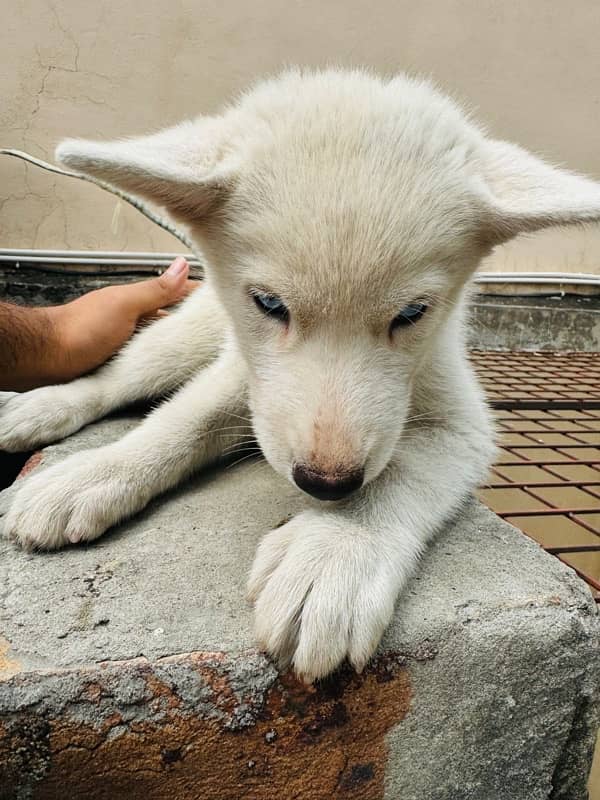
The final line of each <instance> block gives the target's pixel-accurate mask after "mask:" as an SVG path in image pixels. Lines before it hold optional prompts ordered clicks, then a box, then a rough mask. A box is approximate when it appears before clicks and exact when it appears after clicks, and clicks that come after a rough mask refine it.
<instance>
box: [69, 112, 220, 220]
mask: <svg viewBox="0 0 600 800" xmlns="http://www.w3.org/2000/svg"><path fill="white" fill-rule="evenodd" d="M224 139H225V137H224V132H223V121H222V119H215V118H200V119H198V120H195V121H190V122H183V123H181V124H180V125H176V126H175V127H173V128H167V129H165V130H163V131H160V132H158V133H154V134H151V135H149V136H142V137H140V138H137V139H136V138H132V139H121V140H118V141H113V142H99V141H88V140H85V139H66V140H65V141H63V142H61V144H59V146H58V147H57V149H56V158H57V160H58V161H59V162H60V163H61V164H64V165H65V166H67V167H69V168H70V169H72V170H74V171H76V172H80V173H83V174H84V175H89V176H92V177H94V178H98V179H99V180H101V181H103V182H104V183H108V184H110V185H112V186H115V187H117V188H119V189H122V190H123V191H125V192H128V193H131V194H136V195H140V196H142V197H144V198H147V199H149V200H151V201H153V202H155V203H157V204H158V205H161V206H164V207H165V208H167V210H169V211H170V212H172V213H173V214H174V215H175V216H176V217H180V218H182V219H184V220H185V221H188V222H190V221H192V220H199V219H201V218H202V217H205V216H207V215H208V214H209V213H210V212H211V211H212V210H213V209H214V208H216V207H217V206H218V205H219V204H220V203H221V202H222V201H224V200H225V199H226V197H227V195H228V193H229V191H230V190H231V187H232V186H233V183H234V181H235V175H236V164H235V159H234V157H233V156H232V154H231V153H230V152H228V150H227V148H226V145H225V141H224Z"/></svg>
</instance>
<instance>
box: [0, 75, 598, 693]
mask: <svg viewBox="0 0 600 800" xmlns="http://www.w3.org/2000/svg"><path fill="white" fill-rule="evenodd" d="M57 152H58V156H59V158H60V160H61V161H63V162H64V163H65V164H66V165H67V166H69V167H71V168H75V169H79V170H81V171H83V172H86V173H89V174H92V175H95V176H97V177H99V178H101V179H103V180H106V181H110V182H112V183H114V184H115V185H118V186H119V187H120V188H122V189H125V190H128V191H133V192H137V193H138V194H140V195H142V196H144V197H147V198H149V199H151V200H154V201H156V202H159V203H161V204H163V205H165V206H166V208H167V209H168V210H169V211H170V212H171V213H172V214H173V216H175V217H176V218H177V219H179V220H181V221H183V222H185V224H186V225H187V226H188V227H189V229H190V230H191V232H192V234H193V236H194V238H195V240H196V242H197V243H198V245H199V247H201V248H202V249H203V250H204V252H205V254H206V256H207V260H208V263H209V267H208V275H207V283H206V286H205V287H204V288H203V289H202V290H201V291H199V292H197V293H196V294H194V295H192V296H191V297H190V298H189V299H188V300H186V301H185V303H184V304H183V305H182V307H181V308H180V309H179V310H178V311H176V312H175V313H173V314H172V315H171V316H170V317H169V318H167V319H164V320H161V321H159V322H157V323H155V324H154V325H153V326H151V327H150V328H149V329H147V330H145V331H144V332H142V333H140V334H138V335H137V336H136V337H135V338H134V339H133V340H132V341H131V342H130V343H129V344H128V345H127V346H126V347H125V348H124V349H123V351H122V352H121V354H120V355H119V356H118V357H117V358H116V359H114V360H113V361H112V362H110V363H109V364H107V365H106V366H105V367H103V368H102V369H100V370H99V371H98V372H96V373H95V374H93V375H90V376H87V377H84V378H81V379H79V380H77V381H74V382H73V383H72V384H69V385H66V386H52V387H48V388H45V389H38V390H35V391H33V392H29V393H26V394H23V395H11V396H7V397H6V398H5V402H4V404H3V405H2V406H1V407H0V446H2V447H4V448H5V449H7V450H18V449H25V448H32V447H36V446H38V445H41V444H45V443H47V442H49V441H52V440H55V439H57V438H61V437H63V436H66V435H69V434H70V433H72V432H73V431H75V430H77V429H78V428H79V427H81V426H82V425H85V424H87V423H88V422H90V421H92V420H93V419H96V418H98V417H100V416H102V415H104V414H106V413H107V412H108V411H110V410H111V409H114V408H116V407H118V406H120V405H123V404H124V403H127V402H131V401H133V400H138V399H141V398H150V397H156V396H159V395H162V394H164V393H169V392H172V391H173V390H177V391H176V393H175V394H174V396H173V397H172V398H171V399H170V400H168V401H167V402H165V403H164V404H163V405H161V406H160V407H159V408H158V409H157V410H155V411H153V412H152V413H151V414H150V415H149V416H148V418H147V419H146V420H145V421H144V422H143V423H142V424H141V425H140V426H139V428H137V429H136V430H134V431H132V432H131V433H129V434H128V435H127V436H125V437H124V438H123V439H122V440H121V441H119V442H117V443H115V444H111V445H109V446H106V447H102V448H99V449H98V450H95V451H90V452H86V453H79V454H77V455H74V456H71V457H70V458H67V459H66V460H65V461H64V462H62V463H60V464H58V465H56V466H54V467H50V468H48V469H46V470H43V471H40V472H39V473H34V475H33V476H32V477H30V478H28V479H27V480H25V481H24V482H23V485H22V487H21V488H20V489H19V490H18V491H17V492H16V495H15V498H14V501H13V502H12V505H11V507H10V508H9V510H8V513H7V514H6V517H5V520H4V528H5V531H6V533H7V534H8V535H9V536H11V537H12V538H14V539H15V540H17V541H19V542H20V543H21V544H23V545H25V546H28V547H39V548H55V547H60V546H62V545H63V544H66V543H68V542H72V541H82V540H90V539H94V538H96V537H97V536H100V535H101V534H102V533H103V531H105V530H106V529H107V528H108V527H110V526H111V525H114V524H115V523H117V522H119V521H120V520H122V519H124V518H125V517H127V516H129V515H130V514H133V513H135V512H137V511H139V510H140V509H141V508H143V507H144V506H145V505H146V504H147V503H148V501H149V500H150V499H151V498H152V497H153V496H155V495H156V494H158V493H160V492H163V491H165V490H166V489H168V488H170V487H172V486H174V485H175V484H177V483H178V482H179V481H181V480H182V479H183V478H184V477H185V476H186V475H188V474H189V473H190V472H191V471H193V470H195V469H198V468H200V467H202V466H203V465H205V464H207V463H210V462H212V461H215V460H217V459H218V458H219V456H220V455H222V454H223V453H224V452H227V450H228V449H229V448H230V446H231V444H232V443H235V442H239V443H240V444H241V443H243V442H244V439H245V437H246V436H247V434H248V432H249V428H247V427H246V425H245V421H244V418H245V417H247V416H248V414H250V415H251V420H252V425H253V431H254V433H255V435H256V437H257V439H258V442H259V443H260V446H261V448H262V450H263V452H264V454H265V456H266V458H267V459H268V461H269V462H270V463H271V465H272V466H273V467H274V468H275V469H276V470H278V471H279V472H281V473H282V474H283V475H285V476H287V477H288V478H290V479H291V478H292V467H293V464H294V463H298V462H301V463H305V464H308V465H309V466H311V467H314V468H316V469H319V470H320V471H321V472H324V473H327V474H334V473H339V472H340V471H348V470H352V469H354V468H357V467H364V470H365V485H364V486H363V488H362V489H360V490H358V491H357V492H355V493H354V494H353V495H351V496H350V497H348V498H347V499H345V500H343V501H338V502H336V503H319V502H318V501H313V502H309V503H307V509H306V510H305V511H304V512H303V513H301V514H300V515H299V516H297V517H296V518H294V519H292V520H291V521H290V522H288V523H287V524H286V525H284V526H283V527H281V528H278V529H277V530H275V531H272V532H271V533H269V534H267V535H266V536H265V538H264V539H263V541H262V543H261V545H260V546H259V548H258V552H257V555H256V560H255V563H254V565H253V567H252V570H251V574H250V580H249V595H250V597H251V599H252V600H253V601H254V602H255V605H256V629H257V636H258V638H259V640H260V642H261V643H262V644H263V645H264V646H265V647H266V648H267V649H268V650H269V651H270V652H271V653H272V654H273V655H274V656H276V657H278V658H279V660H280V661H281V662H282V663H283V664H291V665H293V667H294V669H295V670H296V672H297V673H298V674H300V675H302V676H303V677H304V678H306V679H307V680H313V679H315V678H319V677H322V676H324V675H326V674H327V673H329V672H330V671H331V670H333V669H335V667H336V666H337V665H338V664H339V663H340V662H341V661H342V660H343V659H344V658H346V657H347V658H349V660H350V661H351V663H352V664H353V665H354V666H355V667H356V668H358V669H361V668H362V667H363V666H364V665H365V663H366V662H367V661H368V659H369V658H370V656H371V655H372V654H373V652H374V650H375V648H376V647H377V644H378V642H379V639H380V637H381V635H382V632H383V631H384V629H385V627H386V626H387V624H388V623H389V621H390V618H391V615H392V612H393V607H394V602H395V600H396V597H397V596H398V594H399V593H400V592H401V591H402V590H403V588H404V587H405V586H406V583H407V581H408V580H409V579H410V576H411V574H412V573H413V571H414V569H415V566H416V564H417V562H418V559H419V556H420V555H421V553H422V552H423V550H424V548H425V546H426V544H427V542H428V540H429V539H430V538H431V537H432V536H433V534H434V533H435V532H436V531H437V530H439V528H440V527H441V526H442V525H443V524H444V522H446V521H447V520H448V519H449V517H450V516H451V515H452V514H453V513H454V512H455V511H456V510H457V509H458V508H459V507H460V505H461V503H463V501H464V500H465V498H466V497H467V496H468V495H469V493H470V492H471V491H472V490H473V489H474V487H476V486H477V484H478V482H480V481H481V480H482V479H483V478H484V476H485V474H486V471H487V469H488V467H489V464H490V461H491V459H492V457H493V452H494V447H493V433H492V425H491V422H490V418H489V415H488V412H487V410H486V406H485V403H484V400H483V396H482V393H481V391H480V389H479V387H478V385H477V382H476V380H475V378H474V376H473V373H472V370H471V367H470V365H469V363H468V360H467V357H466V351H465V343H464V337H463V317H464V313H465V296H466V285H467V283H468V280H469V277H470V275H471V274H472V272H473V271H474V270H475V269H476V267H477V265H478V263H479V261H480V259H481V258H482V257H483V256H484V255H486V254H487V253H488V252H489V251H490V250H491V248H492V247H493V246H494V245H495V244H497V243H498V242H501V241H505V240H506V239H508V238H510V237H511V236H514V235H516V234H518V233H519V232H521V231H531V230H536V229H537V228H542V227H545V226H548V225H555V224H565V223H576V222H586V221H591V220H597V219H600V188H599V187H598V185H597V184H595V183H593V182H592V181H589V180H587V179H584V178H580V177H578V176H575V175H572V174H569V173H566V172H564V171H560V170H556V169H554V168H552V167H550V166H548V165H547V164H544V163H543V162H542V161H540V160H539V159H537V158H535V157H534V156H531V155H530V154H528V153H526V152H525V151H523V150H521V149H520V148H517V147H515V146H514V145H509V144H506V143H503V142H496V141H493V140H491V139H489V138H487V137H486V136H485V135H484V134H483V133H482V131H481V130H480V129H479V128H477V127H476V126H475V125H474V124H472V123H471V122H470V121H469V120H468V119H466V118H465V116H464V115H463V114H462V113H461V111H460V110H459V109H458V108H457V107H456V106H455V105H454V104H453V103H452V102H451V101H450V100H448V99H447V98H445V97H443V96H442V95H440V94H439V93H437V92H436V91H435V90H434V89H433V88H432V87H431V86H430V85H428V84H427V83H424V82H420V81H413V80H409V79H407V78H404V77H398V78H395V79H393V80H390V81H382V80H379V79H378V78H376V77H373V76H371V75H369V74H367V73H365V72H361V71H354V72H343V71H336V70H329V71H325V72H317V73H311V72H302V71H292V72H289V73H286V74H285V75H283V76H281V77H280V78H278V79H274V80H270V81H267V82H265V83H262V84H260V85H259V86H257V87H256V88H255V89H254V90H252V91H251V92H249V93H248V94H247V95H245V96H244V97H243V98H242V99H241V100H240V101H239V102H238V103H237V104H236V105H234V106H232V107H231V108H229V109H227V110H226V111H225V113H224V114H223V115H222V116H221V117H211V118H200V119H198V120H195V121H193V122H188V123H184V124H183V125H179V126H177V127H175V128H172V129H170V130H168V131H163V132H161V133H158V134H154V135H151V136H148V137H143V138H141V139H133V140H126V141H122V142H117V143H94V142H79V141H67V142H65V143H63V144H62V145H61V146H60V147H59V149H58V151H57ZM250 290H263V291H264V290H266V291H269V292H271V293H274V294H277V295H278V296H280V297H282V298H283V299H284V300H285V303H286V305H287V307H288V308H289V310H290V323H289V326H287V327H286V326H285V325H282V324H280V323H278V322H277V321H276V320H273V319H269V318H267V317H265V316H264V315H262V314H261V313H260V312H259V311H258V310H257V308H256V307H255V305H254V302H253V300H252V298H251V296H250ZM413 301H423V302H426V303H427V304H428V305H429V310H428V311H427V313H426V314H425V316H424V317H423V318H422V319H421V320H420V321H419V322H418V323H416V324H415V325H412V326H408V327H405V328H400V329H399V330H397V331H396V332H395V333H394V334H393V335H391V336H390V333H389V327H390V322H391V320H392V319H393V318H394V317H395V316H396V314H397V313H398V312H399V310H400V309H401V308H402V307H403V306H405V305H406V304H407V303H410V302H413Z"/></svg>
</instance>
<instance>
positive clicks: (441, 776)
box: [0, 416, 600, 800]
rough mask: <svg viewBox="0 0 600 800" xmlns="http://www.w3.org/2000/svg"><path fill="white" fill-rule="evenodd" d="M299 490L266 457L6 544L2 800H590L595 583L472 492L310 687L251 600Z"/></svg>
mask: <svg viewBox="0 0 600 800" xmlns="http://www.w3.org/2000/svg"><path fill="white" fill-rule="evenodd" d="M136 421H137V420H136V418H135V417H133V416H130V417H127V416H123V417H120V418H117V419H111V420H106V421H103V422H101V423H98V424H96V425H92V426H90V427H88V428H87V429H85V430H84V431H82V432H81V433H79V434H78V435H76V436H74V437H72V438H71V439H69V440H67V441H65V442H63V443H60V444H58V445H56V446H53V447H48V448H46V449H45V450H44V451H43V452H42V455H41V456H38V457H37V458H36V459H35V460H34V462H32V465H31V467H32V469H42V468H43V467H44V466H45V465H49V464H52V463H55V462H56V461H58V460H60V459H62V458H64V457H65V455H67V454H68V453H70V452H72V451H74V450H79V449H82V448H86V447H91V446H96V445H99V444H102V443H106V442H108V441H110V440H112V439H114V438H116V437H118V436H120V435H121V434H122V433H123V432H124V431H125V430H127V429H129V428H130V427H132V426H133V425H134V424H136ZM24 479H25V480H26V478H24ZM12 491H13V488H9V489H7V490H6V491H5V492H4V493H3V494H2V495H0V508H1V507H3V506H5V505H6V504H7V502H8V501H9V499H10V495H11V492H12ZM302 504H303V501H302V498H301V497H300V495H299V493H298V492H297V491H295V490H294V488H293V487H292V486H291V485H289V484H287V483H286V482H285V481H284V480H283V479H281V478H279V477H277V476H276V475H275V474H274V473H273V472H272V471H271V469H270V468H269V467H267V466H263V465H259V464H256V463H252V464H247V465H245V466H243V465H240V466H239V467H238V466H236V467H233V468H230V469H223V470H221V471H218V472H209V473H204V474H202V475H199V476H197V477H195V478H194V479H193V480H192V481H190V482H189V483H188V484H187V485H185V486H184V487H183V488H181V489H179V490H178V491H175V492H172V493H170V494H169V495H167V496H165V497H163V498H160V499H159V500H157V501H155V502H154V503H152V505H151V506H150V507H149V508H148V509H147V510H146V511H145V512H144V513H142V514H140V515H138V516H137V517H136V518H135V519H133V520H132V521H130V522H128V523H126V524H123V525H121V526H120V527H119V528H118V529H115V530H114V531H112V532H111V533H109V534H108V535H106V536H104V537H103V538H101V539H100V540H99V541H97V542H96V543H95V544H92V545H89V546H84V547H72V548H70V549H68V550H64V551H62V552H59V553H53V554H27V553H24V552H21V551H19V550H17V549H16V548H15V547H14V546H12V545H11V544H9V543H8V542H0V592H1V594H0V598H1V600H0V635H1V636H2V639H1V640H0V642H2V644H0V670H1V671H0V675H1V678H0V798H2V800H8V799H9V798H11V799H12V798H14V799H15V800H21V798H31V800H47V799H48V800H49V799H51V798H52V799H54V798H56V800H59V799H60V800H64V798H77V799H78V798H85V799H86V800H121V798H123V800H125V798H127V800H129V799H133V800H136V799H137V798H143V799H144V800H163V798H165V799H167V798H168V800H188V799H189V800H267V799H268V800H272V799H273V798H282V800H288V799H289V800H292V798H295V799H297V800H331V798H340V799H341V798H360V800H375V799H376V798H377V799H379V798H387V799H389V800H548V799H549V798H552V800H584V798H586V796H587V795H586V789H585V784H586V776H587V772H588V770H589V765H590V759H591V753H592V748H593V743H594V737H595V733H596V729H597V711H598V674H599V669H598V668H599V666H600V660H599V652H600V650H599V648H598V643H599V623H598V617H597V616H596V609H595V604H594V603H593V602H592V600H591V597H590V595H589V592H588V590H587V587H586V586H585V584H583V583H582V582H581V581H579V579H578V578H577V577H576V576H575V574H574V573H573V572H572V571H571V570H570V569H568V568H567V567H565V566H564V565H562V564H561V563H560V562H559V561H558V560H557V559H555V558H552V557H550V556H548V555H546V554H545V553H544V552H543V551H542V550H541V549H540V548H539V547H538V546H537V545H536V544H534V543H533V542H532V541H530V540H528V539H527V538H526V537H525V536H523V535H522V534H521V533H519V532H518V531H516V530H515V529H514V528H512V527H510V526H509V525H507V524H505V523H504V522H502V521H501V520H499V519H498V518H497V517H496V516H495V515H494V514H492V513H491V512H489V511H487V510H485V509H484V508H483V507H482V506H479V505H477V504H476V503H474V502H473V503H471V504H469V505H468V506H467V507H466V508H465V509H464V511H463V512H462V513H461V514H460V516H459V517H457V519H456V520H454V522H453V523H452V524H451V525H449V526H448V528H447V530H446V531H445V532H444V533H443V534H441V535H440V536H439V537H438V538H437V541H436V542H435V544H434V545H433V546H432V547H431V549H430V550H429V552H428V553H427V555H426V556H425V558H424V559H423V563H422V566H421V569H420V571H419V573H418V575H417V576H416V577H415V579H414V581H413V583H412V584H411V586H410V588H409V590H408V591H407V592H406V593H405V595H404V596H403V597H402V598H401V599H400V601H399V603H398V607H397V613H396V616H395V619H394V621H393V624H392V625H391V627H390V628H389V630H388V632H387V633H386V635H385V638H384V640H383V642H382V644H381V647H380V649H379V652H378V654H377V656H376V658H375V659H374V660H373V662H372V663H371V664H370V665H369V667H368V668H367V669H366V670H365V672H364V673H363V674H362V675H356V674H354V673H353V672H352V671H351V670H350V669H349V668H343V669H342V670H341V671H340V672H339V673H338V674H336V675H334V676H332V677H331V678H330V679H328V680H326V681H324V682H322V683H321V684H319V685H316V686H314V687H306V686H304V685H303V684H301V683H299V682H298V681H297V680H296V679H295V678H294V677H293V676H292V675H290V674H279V673H278V671H277V669H276V668H275V666H274V665H273V664H272V663H271V662H270V661H269V659H268V658H267V657H266V656H265V655H264V654H263V653H260V652H258V651H257V650H256V649H255V647H254V640H253V635H252V613H251V609H250V608H249V607H248V606H247V604H246V602H245V600H244V589H245V581H246V575H247V572H248V569H249V567H250V564H251V562H252V557H253V553H254V549H255V547H256V544H257V542H258V541H259V539H260V537H261V535H262V534H263V533H264V532H266V531H267V530H269V529H270V528H271V527H273V526H274V525H277V524H278V523H279V522H280V521H281V520H282V519H284V518H286V517H287V516H288V515H289V514H291V513H294V512H295V511H296V510H298V509H299V508H301V507H302Z"/></svg>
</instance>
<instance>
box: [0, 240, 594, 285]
mask: <svg viewBox="0 0 600 800" xmlns="http://www.w3.org/2000/svg"><path fill="white" fill-rule="evenodd" d="M178 255H181V254H179V253H138V252H113V251H101V250H20V249H0V262H4V263H6V262H8V263H15V264H20V263H23V264H46V265H51V264H64V265H65V266H66V265H69V264H77V265H81V266H115V267H124V266H127V267H149V266H152V267H166V266H168V265H169V264H170V263H171V261H173V259H174V258H176V257H177V256H178ZM183 255H184V256H185V258H187V260H188V261H189V263H190V266H192V267H196V268H198V269H203V267H204V264H203V262H202V261H201V260H200V259H199V258H197V257H196V256H194V255H192V254H191V253H185V254H183ZM474 280H475V283H478V284H482V283H483V284H485V283H489V284H494V283H495V284H497V283H507V284H532V285H540V286H542V285H548V284H550V285H554V286H562V285H565V284H566V285H569V286H597V287H598V288H599V289H600V275H592V274H590V273H584V272H574V273H572V274H570V273H568V272H478V273H476V274H475V277H474Z"/></svg>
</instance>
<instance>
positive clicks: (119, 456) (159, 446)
mask: <svg viewBox="0 0 600 800" xmlns="http://www.w3.org/2000/svg"><path fill="white" fill-rule="evenodd" d="M245 397H246V372H245V366H244V363H243V361H242V360H241V358H240V357H239V356H238V355H237V353H235V352H234V351H232V350H230V349H227V350H226V351H224V352H223V353H222V354H221V355H220V356H219V358H218V359H217V360H216V361H215V362H213V363H212V364H211V365H209V366H208V367H207V368H206V369H205V370H203V371H202V372H201V373H200V374H199V375H198V376H197V377H196V378H194V379H193V380H192V381H190V382H189V383H188V384H186V385H185V386H184V387H183V388H182V389H180V390H179V392H178V393H177V394H176V395H175V396H174V397H173V398H172V399H171V400H169V401H168V402H167V403H164V404H163V405H162V406H160V407H159V408H158V409H156V411H154V412H153V413H151V414H150V415H149V416H148V417H147V418H146V420H145V421H144V422H143V423H142V424H141V425H140V426H138V427H137V428H135V429H134V430H133V431H131V432H130V433H128V434H127V435H126V436H124V437H123V438H122V439H121V440H120V441H117V442H115V443H113V444H110V445H106V446H104V447H100V448H98V449H96V450H88V451H84V452H80V453H76V454H74V455H72V456H70V457H68V458H66V459H65V460H64V461H62V462H61V463H60V464H56V465H54V466H52V467H49V468H48V469H46V470H41V471H40V472H39V473H38V472H36V473H34V475H32V476H31V477H30V478H27V479H26V480H24V481H23V485H22V487H20V488H19V489H17V491H16V492H15V495H14V498H13V499H12V502H11V503H10V505H9V507H8V510H7V512H6V515H5V517H4V520H3V522H4V524H3V529H4V534H5V535H7V536H9V537H10V538H13V539H15V540H16V541H18V542H19V543H20V544H21V545H23V546H24V547H27V548H42V549H54V548H58V547H61V546H62V545H64V544H67V543H69V542H79V541H90V540H91V539H95V538H97V537H98V536H100V535H101V534H102V533H104V531H105V530H106V529H107V528H109V527H110V526H111V525H115V524H116V523H117V522H119V521H121V520H122V519H125V518H126V517H129V516H131V515H132V514H135V513H136V512H138V511H140V510H141V509H142V508H144V506H145V505H146V504H147V503H148V502H149V501H150V500H151V499H152V498H153V497H155V496H156V495H157V494H160V493H161V492H164V491H166V490H167V489H170V488H171V487H173V486H175V485H176V484H177V483H179V482H180V481H181V480H183V479H184V478H185V477H186V476H188V475H189V474H190V473H191V472H192V471H193V470H195V469H197V468H199V467H201V466H204V465H206V464H209V463H210V462H213V461H215V460H216V459H217V458H218V457H219V455H220V454H221V453H222V451H223V449H224V446H226V445H227V444H229V443H231V441H232V439H231V438H229V437H223V436H222V434H221V432H220V431H221V429H222V428H227V429H228V432H229V431H231V430H232V429H233V430H234V431H239V433H240V438H242V436H243V435H245V434H244V432H245V431H246V426H245V425H243V424H242V423H241V422H240V421H239V416H240V415H244V414H246V413H247V411H246V405H245ZM234 426H235V427H234ZM223 442H225V443H226V445H224V444H223Z"/></svg>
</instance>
